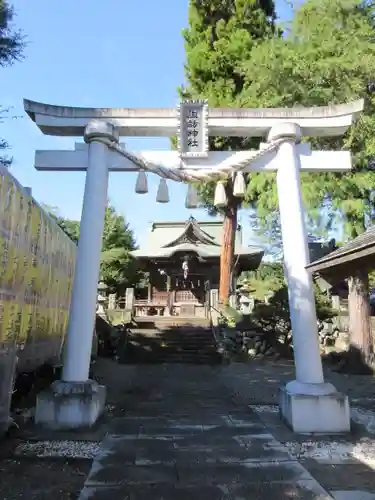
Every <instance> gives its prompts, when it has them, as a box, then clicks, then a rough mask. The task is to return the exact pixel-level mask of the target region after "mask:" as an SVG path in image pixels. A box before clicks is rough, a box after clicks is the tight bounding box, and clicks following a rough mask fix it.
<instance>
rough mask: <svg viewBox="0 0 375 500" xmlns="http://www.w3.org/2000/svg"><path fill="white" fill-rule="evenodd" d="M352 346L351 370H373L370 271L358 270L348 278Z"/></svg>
mask: <svg viewBox="0 0 375 500" xmlns="http://www.w3.org/2000/svg"><path fill="white" fill-rule="evenodd" d="M348 285H349V296H348V309H349V335H350V348H349V353H348V365H349V366H348V368H349V369H350V371H351V372H353V371H355V372H356V373H364V372H369V371H371V364H372V362H373V340H372V332H371V323H370V306H369V294H368V273H367V272H366V271H360V270H359V271H357V272H356V273H355V274H354V275H353V276H350V277H349V279H348Z"/></svg>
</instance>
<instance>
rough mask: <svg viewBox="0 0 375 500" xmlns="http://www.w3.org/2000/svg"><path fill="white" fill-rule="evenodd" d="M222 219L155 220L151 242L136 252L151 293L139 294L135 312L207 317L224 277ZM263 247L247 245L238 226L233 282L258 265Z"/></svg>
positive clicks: (140, 314) (150, 235)
mask: <svg viewBox="0 0 375 500" xmlns="http://www.w3.org/2000/svg"><path fill="white" fill-rule="evenodd" d="M222 232H223V223H222V222H221V221H207V222H198V221H196V220H195V219H194V218H193V217H190V218H189V219H188V220H187V221H185V222H154V223H153V224H152V226H151V231H150V233H149V237H148V241H147V242H146V243H145V245H144V246H141V248H140V249H139V250H136V251H134V252H133V255H134V257H136V258H137V260H138V261H139V265H140V268H141V269H142V270H143V271H145V272H148V273H149V284H148V290H147V297H142V298H140V297H139V296H138V297H137V296H136V297H135V315H136V316H149V315H161V316H183V317H191V316H195V317H207V315H208V311H209V306H210V302H211V305H214V304H212V302H215V301H214V300H213V298H212V297H213V296H214V295H215V293H216V294H217V290H218V288H219V277H220V251H221V239H222ZM263 253H264V252H263V250H262V249H261V248H259V247H245V246H243V243H242V228H241V226H240V225H238V227H237V231H236V240H235V258H234V266H233V284H235V281H236V278H237V277H238V275H239V274H240V273H241V272H242V271H249V270H254V269H257V267H258V266H259V264H260V262H261V260H262V257H263Z"/></svg>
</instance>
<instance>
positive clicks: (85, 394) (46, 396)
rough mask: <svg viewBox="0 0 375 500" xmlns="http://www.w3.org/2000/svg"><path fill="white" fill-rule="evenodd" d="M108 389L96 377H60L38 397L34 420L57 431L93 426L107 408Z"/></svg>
mask: <svg viewBox="0 0 375 500" xmlns="http://www.w3.org/2000/svg"><path fill="white" fill-rule="evenodd" d="M105 399H106V388H105V386H103V385H99V384H98V383H97V382H95V381H94V380H87V381H86V382H64V381H62V380H57V381H56V382H54V383H53V384H52V385H51V386H50V387H49V388H48V389H47V390H45V391H42V392H40V393H39V394H38V396H37V402H36V412H35V423H36V424H39V425H42V426H43V427H47V428H50V429H55V430H64V429H80V428H87V427H92V426H93V425H94V424H95V423H96V422H97V421H98V419H99V418H100V416H101V415H102V414H103V412H104V409H105Z"/></svg>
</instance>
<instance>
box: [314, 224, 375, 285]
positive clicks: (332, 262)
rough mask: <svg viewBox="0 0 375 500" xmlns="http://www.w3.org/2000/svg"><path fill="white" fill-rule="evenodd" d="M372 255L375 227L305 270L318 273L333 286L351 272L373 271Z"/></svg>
mask: <svg viewBox="0 0 375 500" xmlns="http://www.w3.org/2000/svg"><path fill="white" fill-rule="evenodd" d="M374 254H375V226H373V227H371V228H369V229H368V230H367V231H366V232H364V233H363V234H361V235H359V236H358V237H357V238H354V239H353V240H351V241H349V242H348V243H347V244H346V245H344V246H342V247H340V248H338V249H337V250H334V251H333V252H331V253H329V254H328V255H326V256H324V257H322V258H320V259H317V260H315V261H314V262H311V263H310V264H309V265H308V266H306V269H308V270H309V271H310V272H312V273H319V275H321V276H322V277H323V278H326V279H327V281H328V282H329V283H331V284H334V283H338V282H339V281H341V280H343V279H345V278H347V277H348V276H350V275H351V272H352V271H353V270H360V269H373V268H374V267H375V264H374V259H373V257H374Z"/></svg>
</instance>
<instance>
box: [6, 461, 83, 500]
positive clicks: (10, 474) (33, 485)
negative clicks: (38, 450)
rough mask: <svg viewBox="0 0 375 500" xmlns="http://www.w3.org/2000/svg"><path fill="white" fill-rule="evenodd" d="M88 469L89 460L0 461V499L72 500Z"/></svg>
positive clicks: (78, 491)
mask: <svg viewBox="0 0 375 500" xmlns="http://www.w3.org/2000/svg"><path fill="white" fill-rule="evenodd" d="M90 468H91V460H76V459H69V460H67V459H59V460H57V459H54V460H52V459H42V458H41V459H35V458H33V459H32V460H31V459H30V458H22V459H19V458H17V459H14V458H7V459H3V460H2V461H1V462H0V498H1V499H2V500H47V499H48V500H76V499H77V498H78V496H79V493H80V491H81V490H82V488H83V484H84V482H85V479H86V476H87V475H88V473H89V471H90ZM21 478H22V479H21Z"/></svg>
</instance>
